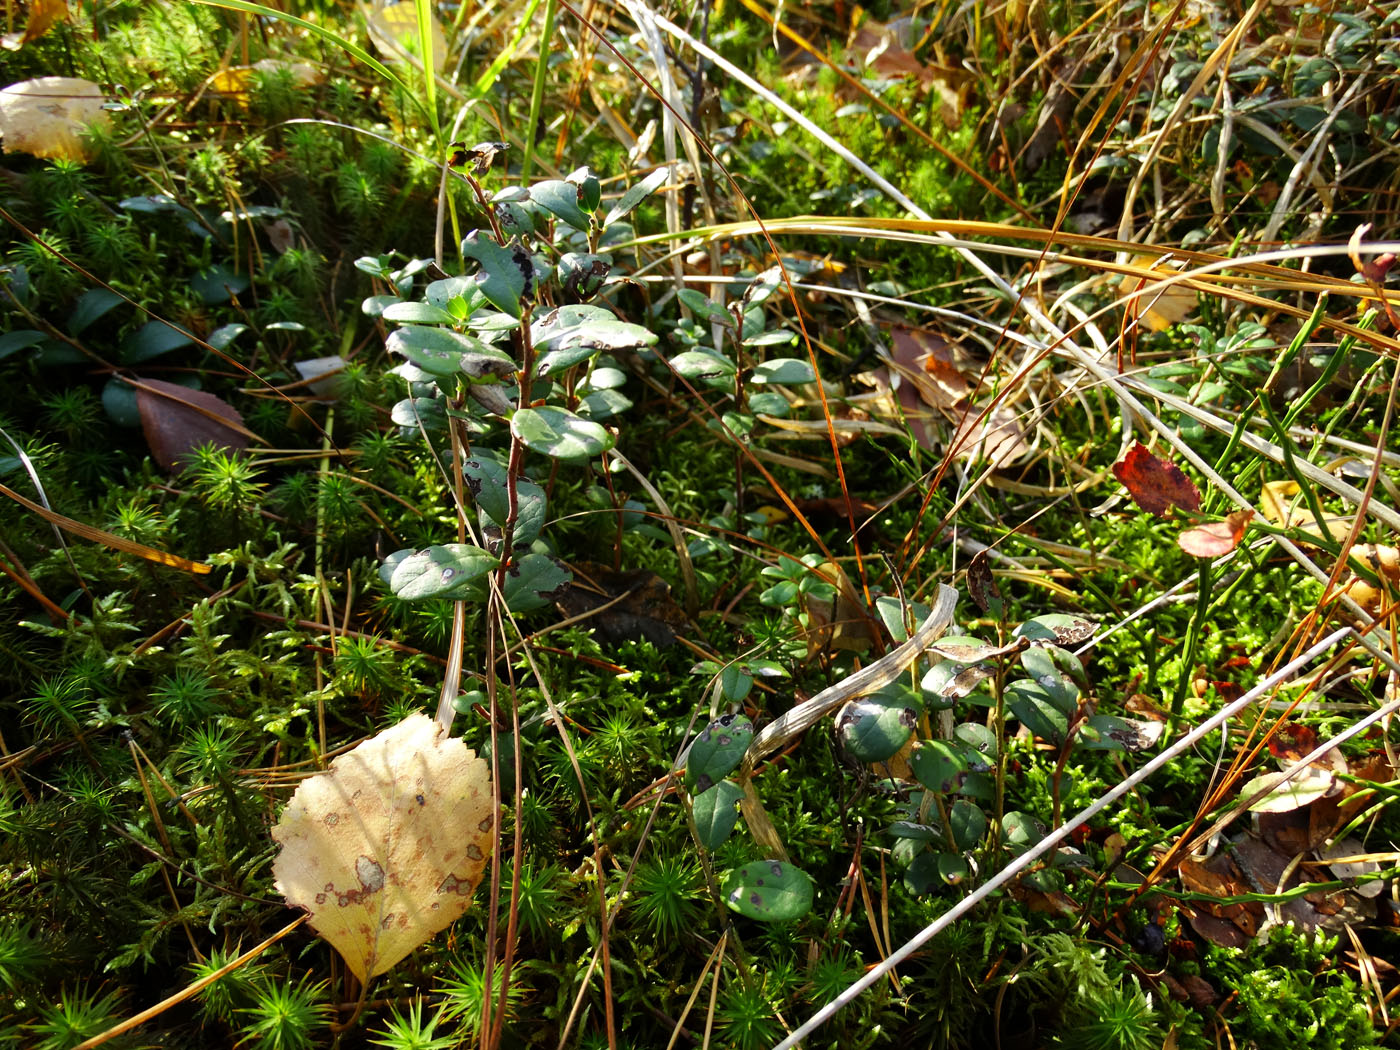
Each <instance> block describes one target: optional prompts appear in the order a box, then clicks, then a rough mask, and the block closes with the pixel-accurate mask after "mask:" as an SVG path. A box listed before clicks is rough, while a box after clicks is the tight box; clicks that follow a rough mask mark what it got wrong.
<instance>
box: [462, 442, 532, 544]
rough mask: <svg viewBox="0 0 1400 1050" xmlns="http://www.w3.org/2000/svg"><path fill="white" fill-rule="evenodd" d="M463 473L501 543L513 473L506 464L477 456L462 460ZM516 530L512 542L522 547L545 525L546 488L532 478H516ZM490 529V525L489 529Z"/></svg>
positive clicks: (484, 517)
mask: <svg viewBox="0 0 1400 1050" xmlns="http://www.w3.org/2000/svg"><path fill="white" fill-rule="evenodd" d="M462 474H463V476H464V477H465V479H466V482H467V488H468V490H469V491H470V492H471V494H472V502H474V503H475V504H476V506H477V510H479V511H480V512H481V514H480V516H481V517H482V518H483V522H482V524H483V526H484V527H485V526H487V524H488V523H490V524H491V525H494V527H495V538H496V541H497V543H498V544H499V541H500V535H501V529H503V528H505V524H506V522H507V521H508V520H509V519H510V475H509V473H508V471H507V470H506V468H505V467H503V466H502V465H501V464H500V463H498V462H496V461H495V460H494V459H487V458H486V457H485V456H474V457H472V458H471V459H468V460H465V461H464V462H463V463H462ZM515 502H516V511H515V531H514V533H513V535H512V539H511V542H512V545H513V546H516V547H519V546H522V545H527V544H530V543H532V542H534V540H535V537H537V536H538V535H539V534H540V530H541V529H543V528H544V522H545V517H546V511H547V509H548V500H547V499H546V497H545V493H544V489H542V488H540V487H539V486H538V485H536V484H535V483H534V482H533V481H531V480H530V479H529V478H517V479H516V481H515ZM488 531H489V529H488Z"/></svg>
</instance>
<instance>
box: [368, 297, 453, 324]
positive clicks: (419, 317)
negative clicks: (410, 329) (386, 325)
mask: <svg viewBox="0 0 1400 1050" xmlns="http://www.w3.org/2000/svg"><path fill="white" fill-rule="evenodd" d="M380 316H381V317H383V318H384V320H386V321H393V322H395V323H396V324H456V323H457V318H456V317H454V316H453V315H452V314H450V313H448V312H447V311H446V310H444V309H442V308H441V307H438V306H434V305H433V304H432V303H417V302H414V303H391V304H390V305H389V306H387V307H385V308H384V312H383V313H382V314H381V315H380Z"/></svg>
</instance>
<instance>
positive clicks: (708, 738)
mask: <svg viewBox="0 0 1400 1050" xmlns="http://www.w3.org/2000/svg"><path fill="white" fill-rule="evenodd" d="M752 739H753V722H751V721H750V720H749V719H748V718H746V717H745V716H743V715H739V714H729V715H721V716H720V717H719V718H716V719H715V720H714V721H713V722H711V723H710V724H709V725H708V726H706V727H705V728H704V729H703V730H702V731H701V733H700V735H699V736H698V737H696V738H695V743H693V744H691V745H690V751H689V753H688V754H687V755H686V758H685V788H686V790H687V791H689V792H690V793H691V794H692V795H701V794H703V793H705V792H706V791H708V790H710V788H711V787H713V786H714V785H715V784H718V783H719V782H720V781H721V780H723V779H724V778H725V777H727V776H728V775H729V774H730V773H732V772H733V771H734V768H735V767H736V766H737V765H738V764H739V763H740V762H741V761H742V760H743V758H744V752H745V751H747V750H748V749H749V741H750V740H752Z"/></svg>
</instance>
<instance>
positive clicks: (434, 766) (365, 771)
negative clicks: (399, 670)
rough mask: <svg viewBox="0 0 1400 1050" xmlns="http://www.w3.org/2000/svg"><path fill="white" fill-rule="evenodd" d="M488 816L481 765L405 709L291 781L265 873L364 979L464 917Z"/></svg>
mask: <svg viewBox="0 0 1400 1050" xmlns="http://www.w3.org/2000/svg"><path fill="white" fill-rule="evenodd" d="M495 821H496V803H495V799H494V796H493V794H492V790H491V778H490V773H489V772H488V770H487V766H486V763H485V762H484V761H482V760H481V759H480V758H478V757H477V756H476V754H475V752H473V751H471V750H469V749H468V748H467V746H466V745H465V744H463V743H462V741H461V740H458V739H456V738H455V737H450V736H448V735H447V734H446V732H445V731H444V730H443V728H442V726H441V725H439V724H438V723H437V722H436V721H434V720H433V719H431V718H429V717H428V716H427V715H424V714H413V715H409V717H408V718H406V719H404V720H403V721H402V722H400V723H399V724H398V725H395V726H392V727H390V728H389V729H386V730H384V732H382V733H380V734H379V735H378V736H375V737H372V738H371V739H369V740H366V741H365V742H364V743H362V744H360V745H359V746H358V747H356V748H354V749H353V750H351V751H348V752H346V753H345V754H343V755H341V756H340V757H339V758H337V759H336V760H335V761H333V762H332V763H331V765H330V769H329V770H328V771H327V772H325V773H321V774H319V775H317V776H314V777H311V778H310V779H309V780H305V781H303V782H302V784H301V786H300V787H298V788H297V790H296V794H294V795H293V796H292V800H291V802H289V803H288V804H287V808H286V809H285V810H283V812H282V819H281V820H279V821H278V822H277V826H276V827H275V828H273V829H272V837H273V839H274V840H275V841H276V842H277V843H278V844H279V845H281V847H282V851H281V853H279V854H278V855H277V859H276V861H274V862H273V865H272V874H273V878H274V880H275V885H276V886H277V889H278V890H279V891H280V892H281V893H282V895H283V896H284V897H286V899H287V903H288V904H291V905H293V906H295V907H301V908H305V909H306V910H307V911H308V912H310V921H311V925H312V927H313V928H314V929H315V930H316V932H317V933H319V934H320V935H321V936H322V937H324V938H325V939H326V940H328V941H329V942H330V943H331V944H332V945H334V946H335V949H336V950H337V951H338V952H340V954H341V956H342V957H343V958H344V959H345V964H346V965H347V966H348V967H349V968H350V970H351V971H352V972H353V973H354V974H355V976H356V977H358V978H359V979H360V981H361V982H362V983H363V982H365V981H368V980H369V979H370V978H371V977H373V976H375V975H376V974H381V973H384V972H385V971H386V970H388V969H389V968H390V967H391V966H393V965H394V964H395V963H397V962H398V961H399V960H400V959H402V958H404V956H406V955H408V953H409V952H411V951H413V950H414V949H415V948H417V947H418V946H419V945H420V944H423V943H424V942H425V941H427V940H428V938H430V937H432V936H433V934H435V933H437V932H439V931H440V930H443V929H446V928H447V927H448V926H449V925H451V923H452V922H454V921H455V920H456V919H457V917H458V916H460V915H461V914H462V913H463V912H464V911H466V910H467V908H468V907H469V906H470V905H471V900H472V894H473V893H474V892H475V890H476V887H477V884H478V883H479V882H480V881H481V875H482V871H483V870H484V869H485V866H486V859H487V856H488V854H489V853H490V851H491V838H492V831H493V830H494V827H495Z"/></svg>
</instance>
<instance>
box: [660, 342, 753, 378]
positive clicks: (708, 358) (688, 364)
mask: <svg viewBox="0 0 1400 1050" xmlns="http://www.w3.org/2000/svg"><path fill="white" fill-rule="evenodd" d="M671 367H672V368H674V369H675V370H676V374H677V375H681V376H684V377H685V378H686V379H703V380H707V381H709V380H716V379H721V380H723V379H728V378H729V377H730V376H733V375H735V374H736V373H737V372H738V371H739V369H738V368H737V367H736V366H735V364H734V362H733V361H731V360H729V358H727V357H722V356H720V355H719V354H713V353H710V352H708V351H705V350H687V351H686V352H685V353H683V354H678V355H677V356H675V357H673V358H671Z"/></svg>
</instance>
